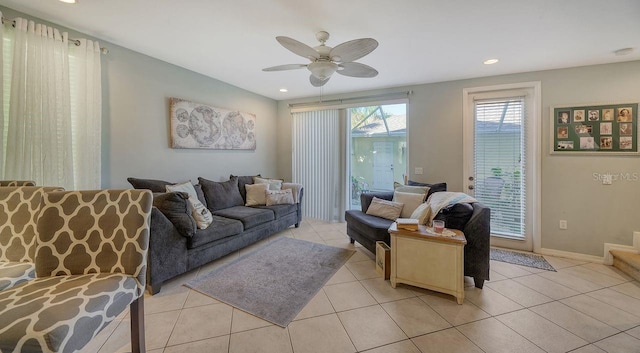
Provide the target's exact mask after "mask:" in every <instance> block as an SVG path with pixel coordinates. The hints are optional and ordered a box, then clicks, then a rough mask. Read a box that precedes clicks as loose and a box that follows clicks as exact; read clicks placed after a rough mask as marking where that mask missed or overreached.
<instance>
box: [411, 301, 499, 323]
mask: <svg viewBox="0 0 640 353" xmlns="http://www.w3.org/2000/svg"><path fill="white" fill-rule="evenodd" d="M419 299H420V300H422V301H424V302H425V303H427V305H429V306H430V307H431V308H432V309H433V310H435V311H436V312H437V313H438V314H439V315H440V316H442V317H443V318H444V319H445V320H447V321H448V322H449V323H450V324H452V325H454V326H457V325H462V324H466V323H468V322H472V321H477V320H481V319H485V318H487V317H489V316H490V315H489V314H487V313H486V312H484V311H482V309H480V308H478V307H477V306H475V305H474V304H472V303H471V302H469V301H467V300H465V301H464V302H463V304H462V305H459V304H458V303H457V302H456V299H455V298H454V297H452V296H448V295H444V294H438V293H433V294H430V295H424V296H421V297H419Z"/></svg>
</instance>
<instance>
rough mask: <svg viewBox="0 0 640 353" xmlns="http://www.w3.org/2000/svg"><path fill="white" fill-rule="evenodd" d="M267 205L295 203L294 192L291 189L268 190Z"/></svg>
mask: <svg viewBox="0 0 640 353" xmlns="http://www.w3.org/2000/svg"><path fill="white" fill-rule="evenodd" d="M266 195H267V206H273V205H293V193H292V192H291V189H286V190H267V194H266Z"/></svg>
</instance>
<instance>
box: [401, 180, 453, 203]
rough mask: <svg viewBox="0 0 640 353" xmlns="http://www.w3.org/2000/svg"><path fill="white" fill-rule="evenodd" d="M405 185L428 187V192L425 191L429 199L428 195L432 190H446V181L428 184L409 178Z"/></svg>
mask: <svg viewBox="0 0 640 353" xmlns="http://www.w3.org/2000/svg"><path fill="white" fill-rule="evenodd" d="M407 185H409V186H428V187H429V192H427V199H429V196H431V194H433V193H434V192H440V191H447V183H435V184H429V183H419V182H417V181H412V180H409V181H408V182H407Z"/></svg>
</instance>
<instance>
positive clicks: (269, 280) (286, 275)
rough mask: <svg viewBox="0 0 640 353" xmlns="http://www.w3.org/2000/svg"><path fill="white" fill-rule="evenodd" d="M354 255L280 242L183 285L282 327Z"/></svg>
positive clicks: (308, 244) (306, 243) (314, 245)
mask: <svg viewBox="0 0 640 353" xmlns="http://www.w3.org/2000/svg"><path fill="white" fill-rule="evenodd" d="M354 252H355V251H353V250H347V249H342V248H337V247H334V246H328V245H324V244H317V243H312V242H309V241H304V240H299V239H292V238H280V239H278V240H276V241H274V242H272V243H270V244H268V245H266V246H265V247H263V248H260V249H258V250H256V251H254V252H252V253H249V254H247V255H244V256H242V257H240V258H239V259H237V260H235V261H233V262H231V263H229V264H226V265H224V266H222V267H220V268H218V269H215V270H213V271H211V272H210V273H208V274H206V275H205V276H204V277H201V278H198V279H195V280H193V281H189V282H188V283H186V284H185V286H187V287H189V288H192V289H194V290H196V291H198V292H200V293H202V294H205V295H208V296H210V297H212V298H214V299H217V300H219V301H221V302H224V303H227V304H229V305H231V306H233V307H236V308H238V309H240V310H242V311H245V312H247V313H249V314H252V315H255V316H258V317H260V318H262V319H265V320H267V321H269V322H272V323H274V324H276V325H278V326H282V327H286V326H287V325H288V324H289V323H290V322H291V320H293V319H294V318H295V317H296V315H298V313H299V312H300V311H301V310H302V309H303V308H304V307H305V305H307V303H308V302H309V301H310V300H311V299H312V298H313V297H314V296H315V295H316V294H317V293H318V291H319V290H320V289H321V288H322V286H324V284H325V283H327V281H328V280H329V279H330V278H331V277H332V276H333V275H334V274H335V273H336V271H338V270H339V269H340V267H342V265H344V263H345V262H347V260H348V259H349V258H350V257H351V255H353V253H354Z"/></svg>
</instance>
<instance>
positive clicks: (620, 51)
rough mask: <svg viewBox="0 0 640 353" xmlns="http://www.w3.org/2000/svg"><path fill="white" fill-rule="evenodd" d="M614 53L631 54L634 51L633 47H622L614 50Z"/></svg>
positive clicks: (620, 54)
mask: <svg viewBox="0 0 640 353" xmlns="http://www.w3.org/2000/svg"><path fill="white" fill-rule="evenodd" d="M613 53H614V54H616V55H617V56H622V55H629V54H631V53H633V48H622V49H618V50H616V51H614V52H613Z"/></svg>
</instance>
